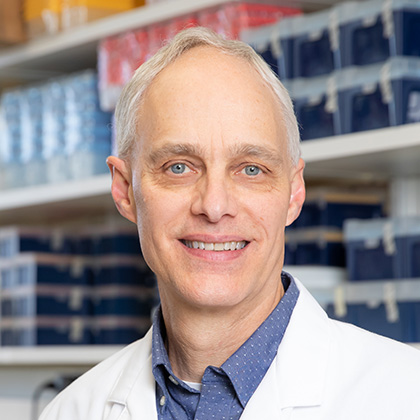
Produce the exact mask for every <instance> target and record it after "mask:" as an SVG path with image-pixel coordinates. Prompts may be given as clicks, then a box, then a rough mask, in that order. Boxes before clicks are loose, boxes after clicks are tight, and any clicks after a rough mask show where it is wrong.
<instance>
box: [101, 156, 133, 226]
mask: <svg viewBox="0 0 420 420" xmlns="http://www.w3.org/2000/svg"><path fill="white" fill-rule="evenodd" d="M106 163H107V165H108V168H109V170H110V171H111V176H112V186H111V194H112V198H113V199H114V202H115V205H116V206H117V209H118V211H119V212H120V214H121V215H122V216H123V217H125V218H126V219H128V220H130V221H131V222H133V223H137V217H136V214H137V213H136V206H135V202H134V196H133V190H132V182H131V170H130V168H129V165H128V164H127V163H126V162H125V161H124V160H122V159H119V158H117V157H115V156H109V157H108V159H107V160H106Z"/></svg>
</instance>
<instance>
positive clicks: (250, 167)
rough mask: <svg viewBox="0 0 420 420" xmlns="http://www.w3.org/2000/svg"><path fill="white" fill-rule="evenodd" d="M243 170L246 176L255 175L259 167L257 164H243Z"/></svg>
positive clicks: (259, 170) (258, 171)
mask: <svg viewBox="0 0 420 420" xmlns="http://www.w3.org/2000/svg"><path fill="white" fill-rule="evenodd" d="M243 170H244V172H245V174H246V175H248V176H256V175H258V174H259V173H260V172H261V169H260V168H259V167H258V166H254V165H248V166H245V168H244V169H243Z"/></svg>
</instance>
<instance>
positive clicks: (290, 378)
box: [241, 280, 331, 420]
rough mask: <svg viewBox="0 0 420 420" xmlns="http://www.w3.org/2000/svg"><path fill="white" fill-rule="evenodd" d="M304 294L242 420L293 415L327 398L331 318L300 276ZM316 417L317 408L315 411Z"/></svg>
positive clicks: (299, 285) (265, 419)
mask: <svg viewBox="0 0 420 420" xmlns="http://www.w3.org/2000/svg"><path fill="white" fill-rule="evenodd" d="M296 283H297V285H298V288H299V290H300V295H299V298H298V301H297V303H296V307H295V309H294V311H293V314H292V317H291V319H290V323H289V325H288V327H287V330H286V333H285V335H284V337H283V340H282V342H281V344H280V346H279V350H278V352H277V356H276V358H275V359H274V361H273V363H272V364H271V366H270V368H269V370H268V372H267V374H266V375H265V377H264V378H263V380H262V382H261V384H260V386H259V387H258V388H257V390H256V392H255V394H254V395H253V396H252V398H251V399H250V401H249V402H248V404H247V406H246V407H245V410H244V413H243V415H242V417H241V420H255V419H257V418H263V419H264V420H271V419H282V420H283V419H284V420H286V419H289V418H294V417H293V411H294V409H297V408H303V407H316V406H319V405H320V404H321V403H322V401H323V394H324V388H325V381H326V377H327V365H328V358H329V352H330V340H331V337H330V331H329V324H328V318H327V315H326V314H325V312H324V311H323V310H322V308H321V307H320V306H319V305H318V303H317V302H316V301H315V300H314V299H313V298H312V296H311V295H310V294H309V292H308V291H307V290H306V289H305V288H304V287H303V285H302V284H301V283H300V282H299V281H298V280H297V281H296ZM310 418H311V419H312V420H315V419H316V418H317V417H316V410H314V411H311V417H310Z"/></svg>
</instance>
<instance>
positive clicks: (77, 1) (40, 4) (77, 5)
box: [23, 0, 145, 38]
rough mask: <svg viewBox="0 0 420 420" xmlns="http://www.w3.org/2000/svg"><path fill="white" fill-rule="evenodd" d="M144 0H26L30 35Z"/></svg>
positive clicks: (122, 9) (76, 23) (66, 26)
mask: <svg viewBox="0 0 420 420" xmlns="http://www.w3.org/2000/svg"><path fill="white" fill-rule="evenodd" d="M144 4H145V0H25V1H24V7H23V15H24V21H25V24H26V28H27V32H28V36H29V38H36V37H38V36H40V35H44V34H55V33H57V32H58V31H60V30H62V29H70V28H73V27H75V26H79V25H83V24H84V23H86V22H90V21H92V20H96V19H101V18H103V17H106V16H109V15H112V14H115V13H120V12H125V11H127V10H131V9H134V8H136V7H140V6H144Z"/></svg>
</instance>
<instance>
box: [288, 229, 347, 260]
mask: <svg viewBox="0 0 420 420" xmlns="http://www.w3.org/2000/svg"><path fill="white" fill-rule="evenodd" d="M286 243H287V245H286V252H285V256H286V261H285V264H287V265H326V266H336V267H344V266H345V248H344V244H343V235H342V233H341V232H340V231H336V230H326V229H316V228H315V229H295V230H291V231H288V233H287V242H286Z"/></svg>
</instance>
